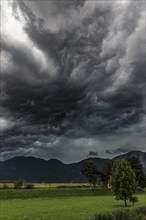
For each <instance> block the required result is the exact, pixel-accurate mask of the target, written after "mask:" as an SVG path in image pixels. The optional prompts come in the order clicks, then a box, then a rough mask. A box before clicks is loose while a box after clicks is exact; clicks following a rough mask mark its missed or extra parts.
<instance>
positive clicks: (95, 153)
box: [88, 151, 98, 156]
mask: <svg viewBox="0 0 146 220" xmlns="http://www.w3.org/2000/svg"><path fill="white" fill-rule="evenodd" d="M88 155H89V156H98V152H97V151H89V154H88Z"/></svg>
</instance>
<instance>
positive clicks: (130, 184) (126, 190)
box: [110, 160, 137, 207]
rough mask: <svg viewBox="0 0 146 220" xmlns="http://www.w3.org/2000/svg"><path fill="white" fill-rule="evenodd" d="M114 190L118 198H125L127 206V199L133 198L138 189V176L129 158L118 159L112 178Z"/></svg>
mask: <svg viewBox="0 0 146 220" xmlns="http://www.w3.org/2000/svg"><path fill="white" fill-rule="evenodd" d="M110 182H111V185H112V189H113V192H114V194H115V196H116V199H117V200H124V202H125V206H126V207H127V200H128V199H130V198H132V196H133V194H134V193H135V191H136V187H137V184H136V177H135V174H134V172H133V170H132V168H131V166H130V163H129V162H128V161H127V160H116V161H115V163H114V165H113V169H112V174H111V179H110Z"/></svg>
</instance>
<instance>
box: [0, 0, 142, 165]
mask: <svg viewBox="0 0 146 220" xmlns="http://www.w3.org/2000/svg"><path fill="white" fill-rule="evenodd" d="M1 4H2V44H1V53H2V62H1V69H2V77H1V79H2V83H1V114H2V115H1V116H2V118H1V131H2V137H1V139H2V144H1V152H2V153H1V155H2V159H6V158H9V157H12V156H16V155H33V156H37V157H43V158H46V159H48V158H51V157H56V158H59V159H61V160H63V161H66V162H70V161H74V160H78V159H81V158H83V157H85V155H87V154H88V153H89V152H90V153H91V152H96V149H98V153H99V154H100V155H101V156H105V153H107V154H109V152H111V151H110V150H109V149H113V147H114V148H117V147H118V146H120V145H121V146H123V145H124V144H125V143H127V142H128V143H129V141H130V143H131V145H132V146H133V144H135V142H134V143H133V141H136V144H138V146H141V147H140V149H144V148H143V147H144V115H145V108H144V96H145V89H144V88H145V47H144V45H145V10H144V8H145V7H144V2H143V1H116V0H115V1H112V2H111V1H77V0H75V1H63V0H62V1H10V2H2V3H1ZM109 144H110V145H112V146H110V147H109V149H107V146H109ZM90 155H91V154H90Z"/></svg>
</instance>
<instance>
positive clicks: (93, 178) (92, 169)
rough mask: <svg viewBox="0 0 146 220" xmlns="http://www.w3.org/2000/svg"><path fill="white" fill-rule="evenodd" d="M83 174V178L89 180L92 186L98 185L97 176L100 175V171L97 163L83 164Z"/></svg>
mask: <svg viewBox="0 0 146 220" xmlns="http://www.w3.org/2000/svg"><path fill="white" fill-rule="evenodd" d="M81 173H82V174H83V176H85V177H86V178H87V181H88V182H89V184H90V186H91V184H93V185H94V186H95V185H96V182H97V176H98V175H99V170H98V168H97V165H96V163H95V162H93V161H86V162H85V163H84V164H83V167H82V169H81Z"/></svg>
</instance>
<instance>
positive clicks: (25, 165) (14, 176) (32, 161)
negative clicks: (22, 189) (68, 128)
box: [0, 151, 146, 183]
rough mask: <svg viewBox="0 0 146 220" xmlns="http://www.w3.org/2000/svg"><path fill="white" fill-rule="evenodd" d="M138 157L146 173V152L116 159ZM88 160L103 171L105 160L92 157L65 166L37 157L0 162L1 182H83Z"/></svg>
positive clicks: (59, 162) (135, 152)
mask: <svg viewBox="0 0 146 220" xmlns="http://www.w3.org/2000/svg"><path fill="white" fill-rule="evenodd" d="M133 156H134V157H138V158H139V159H140V161H141V163H142V165H143V168H144V172H145V173H146V152H141V151H131V152H128V153H126V154H123V155H119V156H117V157H115V158H113V159H112V160H115V159H120V158H123V159H128V158H130V157H133ZM87 160H92V161H94V162H95V163H96V164H97V166H98V168H99V169H101V168H102V166H103V164H104V162H105V160H106V159H104V158H99V157H94V158H92V157H90V158H87V159H84V160H82V161H80V162H76V163H70V164H64V163H62V162H61V161H59V160H57V159H50V160H44V159H40V158H35V157H24V156H20V157H14V158H12V159H9V160H6V161H1V162H0V167H1V168H0V181H15V180H20V179H21V180H25V181H34V182H41V181H44V182H45V181H46V182H62V183H63V182H64V183H65V182H83V181H85V179H84V177H83V176H82V174H81V173H80V170H81V167H82V165H83V163H84V162H85V161H87Z"/></svg>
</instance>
